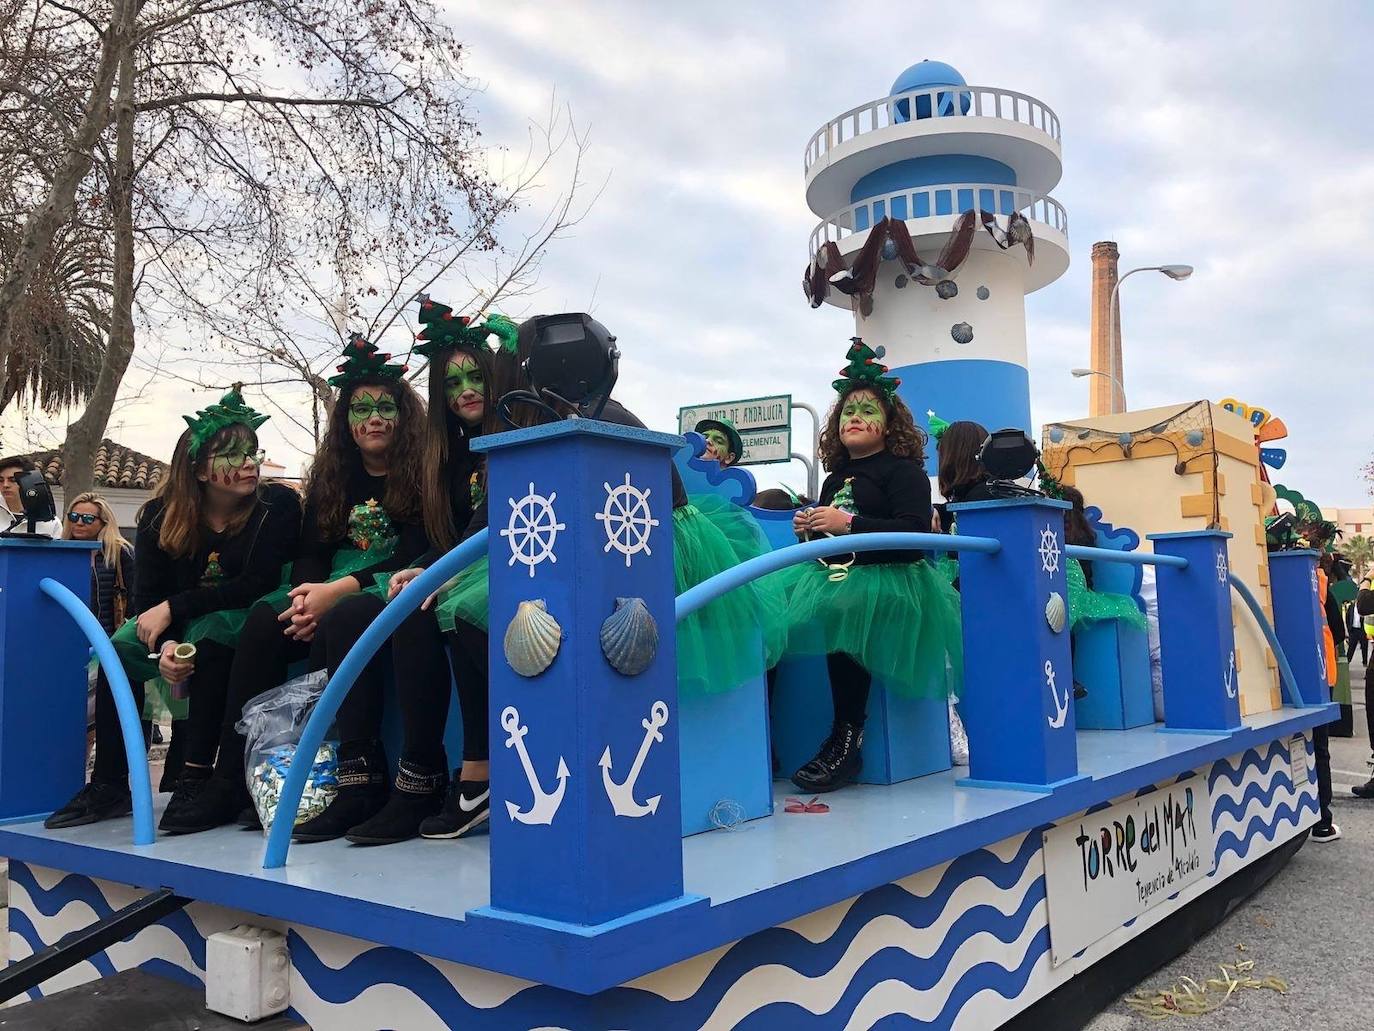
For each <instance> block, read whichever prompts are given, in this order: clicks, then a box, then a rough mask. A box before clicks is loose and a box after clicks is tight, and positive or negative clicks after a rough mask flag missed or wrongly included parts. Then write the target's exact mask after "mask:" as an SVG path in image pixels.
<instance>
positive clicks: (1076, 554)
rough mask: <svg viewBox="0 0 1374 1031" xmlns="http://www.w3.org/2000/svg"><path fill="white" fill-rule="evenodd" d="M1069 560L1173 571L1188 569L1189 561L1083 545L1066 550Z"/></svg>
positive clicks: (1174, 556)
mask: <svg viewBox="0 0 1374 1031" xmlns="http://www.w3.org/2000/svg"><path fill="white" fill-rule="evenodd" d="M1064 554H1065V555H1067V556H1068V557H1069V558H1076V559H1085V560H1087V561H1089V562H1121V563H1124V564H1125V565H1128V566H1168V567H1170V568H1172V569H1187V568H1188V560H1187V559H1186V558H1184V557H1183V556H1182V555H1156V554H1155V553H1154V552H1152V551H1116V550H1115V549H1112V548H1085V547H1084V546H1083V545H1081V544H1069V545H1067V546H1065V548H1064Z"/></svg>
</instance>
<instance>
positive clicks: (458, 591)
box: [434, 555, 489, 632]
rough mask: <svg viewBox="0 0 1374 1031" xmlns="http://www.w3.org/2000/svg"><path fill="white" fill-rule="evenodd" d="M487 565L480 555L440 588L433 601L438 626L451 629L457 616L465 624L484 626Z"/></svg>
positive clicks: (486, 620) (486, 622) (486, 621)
mask: <svg viewBox="0 0 1374 1031" xmlns="http://www.w3.org/2000/svg"><path fill="white" fill-rule="evenodd" d="M487 568H488V567H487V556H485V555H483V556H482V557H481V558H479V559H478V560H477V561H476V562H474V563H473V564H472V565H470V566H464V567H463V568H462V569H461V570H459V571H458V574H457V575H456V576H455V577H454V578H453V579H452V580H450V581H449V582H448V583H447V584H445V585H444V586H443V587H442V588H440V590H439V597H438V598H437V599H435V602H434V616H435V618H436V619H438V621H439V629H440V630H443V631H445V632H447V631H450V630H452V629H453V627H454V624H455V623H456V622H457V621H458V620H460V619H461V620H462V621H463V622H464V623H467V624H468V625H469V626H475V627H477V628H478V629H480V630H486V629H487V625H488V622H489V620H488V619H487V597H488V594H489V588H488V584H487Z"/></svg>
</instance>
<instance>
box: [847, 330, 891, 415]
mask: <svg viewBox="0 0 1374 1031" xmlns="http://www.w3.org/2000/svg"><path fill="white" fill-rule="evenodd" d="M849 341H850V343H849V351H848V352H847V353H846V354H845V358H846V359H848V361H849V364H848V365H846V366H845V367H844V368H843V369H841V370H840V378H839V379H837V380H835V381H834V383H832V384H831V386H833V387H834V388H835V393H837V394H839V395H840V396H841V397H843V396H844V395H845V394H848V393H850V392H851V391H854V390H872V391H873V392H874V393H876V394H878V395H879V396H880V397H886V398H887V399H888V400H889V401H891V400H892V398H893V397H894V396H895V395H896V393H897V388H898V387H899V386H900V385H901V383H902V381H901V380H899V379H898V378H897V377H895V376H886V375H884V373H886V372H887V366H886V365H882V364H880V363H879V361H878V359H879V358H881V357H882V356H883V355H884V354H886V353H887V351H886V349H885V348H883V347H879V348H878V349H877V350H876V351H875V350H874V349H873V348H871V347H869V346H868V345H867V344H865V343H864V342H863V338H862V337H850V338H849Z"/></svg>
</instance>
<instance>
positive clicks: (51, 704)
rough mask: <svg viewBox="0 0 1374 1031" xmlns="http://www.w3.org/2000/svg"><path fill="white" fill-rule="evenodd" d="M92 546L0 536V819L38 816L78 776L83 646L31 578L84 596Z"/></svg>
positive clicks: (65, 794) (60, 800)
mask: <svg viewBox="0 0 1374 1031" xmlns="http://www.w3.org/2000/svg"><path fill="white" fill-rule="evenodd" d="M94 549H95V545H94V544H87V543H84V542H78V541H37V540H26V539H22V538H0V820H12V819H14V818H16V817H24V816H43V815H46V814H47V813H50V812H52V811H53V810H54V809H56V808H57V807H58V806H61V805H64V804H66V802H67V800H68V799H69V798H71V797H72V795H74V794H76V792H77V791H79V790H80V789H81V785H82V784H84V783H85V782H86V766H85V761H84V760H85V753H86V661H87V655H88V654H89V649H88V648H87V647H86V638H85V637H84V636H83V635H82V632H81V628H80V627H79V626H78V625H77V624H76V623H75V622H73V621H72V619H71V618H69V617H68V616H67V615H66V614H65V613H63V611H62V609H61V608H60V607H59V606H58V604H57V603H56V602H55V601H53V600H52V599H51V598H50V597H48V596H47V595H45V594H44V593H43V592H42V591H41V589H40V588H39V583H40V582H41V581H42V580H44V579H45V578H47V579H52V580H54V581H55V582H57V583H59V584H61V585H62V586H63V587H66V588H67V589H69V590H71V591H72V592H74V593H76V594H77V595H79V596H80V597H83V598H84V597H86V596H87V595H88V594H89V593H90V589H91V552H92V551H93V550H94Z"/></svg>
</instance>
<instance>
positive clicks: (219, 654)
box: [91, 641, 234, 784]
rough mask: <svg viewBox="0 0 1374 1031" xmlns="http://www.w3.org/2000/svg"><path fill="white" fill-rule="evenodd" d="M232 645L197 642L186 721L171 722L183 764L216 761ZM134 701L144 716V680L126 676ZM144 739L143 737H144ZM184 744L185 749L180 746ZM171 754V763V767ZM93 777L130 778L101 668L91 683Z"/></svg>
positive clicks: (117, 780) (113, 780) (118, 780)
mask: <svg viewBox="0 0 1374 1031" xmlns="http://www.w3.org/2000/svg"><path fill="white" fill-rule="evenodd" d="M233 660H234V649H232V648H229V647H226V646H225V645H222V644H217V643H215V642H214V641H201V642H200V643H199V644H197V645H196V671H195V673H194V674H193V675H192V677H191V681H190V690H191V697H190V712H189V713H188V715H187V717H186V719H185V720H178V721H177V722H176V724H174V726H175V729H176V737H177V744H178V751H179V752H181V754H182V757H183V758H184V760H185V762H188V763H194V764H196V765H200V766H208V765H210V764H211V763H212V762H214V761H215V746H216V744H217V743H218V741H219V728H220V724H221V723H222V722H223V720H224V705H225V701H224V700H225V697H226V695H227V693H228V688H229V670H230V667H231V666H232V665H233ZM129 687H130V688H131V689H132V690H133V696H134V705H135V706H136V707H137V709H138V712H139V718H140V719H142V716H143V684H142V683H135V682H134V681H133V679H132V678H131V679H130V682H129ZM145 741H146V737H145ZM182 742H184V748H183V746H182ZM170 764H171V763H170V757H169V765H170ZM91 779H92V780H96V781H102V782H108V783H116V784H123V783H127V781H128V779H129V762H128V759H127V758H126V756H125V754H124V737H123V734H122V732H121V730H120V726H119V711H118V710H117V709H116V708H115V701H114V694H113V693H112V692H111V690H110V684H109V681H107V680H106V679H105V672H104V670H101V672H100V675H99V677H98V678H97V679H96V685H95V765H94V768H93V769H92V771H91Z"/></svg>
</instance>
